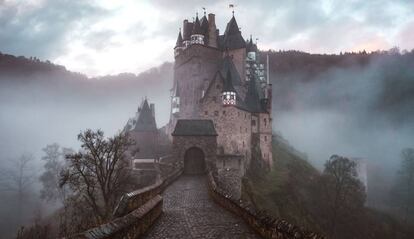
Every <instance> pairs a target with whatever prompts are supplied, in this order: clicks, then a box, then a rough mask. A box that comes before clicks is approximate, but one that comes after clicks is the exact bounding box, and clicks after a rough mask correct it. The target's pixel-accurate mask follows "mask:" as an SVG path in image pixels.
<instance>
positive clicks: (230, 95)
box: [222, 91, 236, 105]
mask: <svg viewBox="0 0 414 239" xmlns="http://www.w3.org/2000/svg"><path fill="white" fill-rule="evenodd" d="M222 98H223V104H224V105H236V92H234V91H225V92H223V95H222Z"/></svg>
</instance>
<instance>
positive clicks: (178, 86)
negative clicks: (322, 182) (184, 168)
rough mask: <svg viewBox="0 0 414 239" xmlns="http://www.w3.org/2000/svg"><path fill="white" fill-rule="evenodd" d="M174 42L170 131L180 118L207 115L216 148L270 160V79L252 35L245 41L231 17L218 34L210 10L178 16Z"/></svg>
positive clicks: (245, 158)
mask: <svg viewBox="0 0 414 239" xmlns="http://www.w3.org/2000/svg"><path fill="white" fill-rule="evenodd" d="M182 29H183V31H182V32H181V29H180V32H179V33H178V38H177V43H176V46H175V47H174V56H175V65H174V83H173V89H172V90H171V93H172V94H171V115H170V121H169V123H168V125H167V127H166V131H167V135H171V133H172V132H173V130H174V128H175V126H176V123H177V120H179V119H193V120H197V119H204V120H212V121H213V123H214V127H215V130H216V132H217V135H218V136H217V154H218V155H232V156H238V157H237V158H242V162H241V163H242V165H243V166H242V168H243V172H245V171H246V170H247V169H248V168H249V166H250V163H251V160H252V159H254V160H258V161H260V162H261V163H262V164H264V165H267V166H268V167H271V164H272V147H271V146H272V117H271V110H272V108H271V107H272V106H271V96H272V94H271V85H270V84H269V83H268V80H267V76H266V75H265V67H264V64H263V63H262V62H261V59H260V57H259V54H258V49H257V45H256V44H255V43H254V42H253V41H252V39H251V37H250V39H249V40H247V41H245V40H244V38H243V36H242V33H241V31H240V30H239V26H238V24H237V21H236V18H235V17H234V16H233V17H232V18H231V19H230V21H229V22H228V23H227V26H226V29H225V31H224V33H223V34H222V35H220V31H219V30H218V29H217V28H216V24H215V15H214V14H208V18H207V17H206V15H205V14H204V16H203V17H202V18H201V19H199V18H198V16H196V18H195V20H194V21H193V22H189V21H188V20H184V21H183V27H182Z"/></svg>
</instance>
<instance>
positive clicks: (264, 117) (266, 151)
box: [258, 113, 273, 166]
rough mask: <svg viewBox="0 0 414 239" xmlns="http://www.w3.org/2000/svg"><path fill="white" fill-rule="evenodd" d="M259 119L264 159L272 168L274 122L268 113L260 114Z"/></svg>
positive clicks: (261, 148)
mask: <svg viewBox="0 0 414 239" xmlns="http://www.w3.org/2000/svg"><path fill="white" fill-rule="evenodd" d="M258 119H259V137H260V150H261V152H262V157H263V159H264V160H265V162H267V164H268V165H269V166H272V162H273V160H272V120H271V117H270V115H269V114H267V113H260V114H259V117H258Z"/></svg>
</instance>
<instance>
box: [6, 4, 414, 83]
mask: <svg viewBox="0 0 414 239" xmlns="http://www.w3.org/2000/svg"><path fill="white" fill-rule="evenodd" d="M233 3H234V4H235V5H236V7H235V16H236V19H237V21H238V23H239V27H241V30H242V33H243V35H244V36H245V37H248V36H249V35H250V34H253V35H254V36H255V37H254V38H259V47H260V48H261V49H276V50H277V49H299V50H303V51H308V52H320V53H339V52H340V51H351V50H363V49H366V50H376V49H377V48H382V49H384V48H385V49H387V48H390V47H392V46H394V45H398V46H399V47H400V48H401V49H405V48H407V49H411V48H412V47H413V44H412V42H413V41H412V40H411V39H412V36H411V35H410V32H411V31H410V29H412V28H411V27H412V22H413V21H414V15H413V14H412V12H413V11H414V3H412V1H409V0H395V1H387V0H377V1H366V0H353V1H340V0H315V1H308V0H294V1H281V0H264V1H247V0H239V1H233ZM202 7H205V8H206V9H207V12H213V13H215V14H216V23H217V26H218V28H220V31H221V33H222V32H223V31H224V29H225V26H226V23H227V22H228V21H229V20H230V18H231V9H229V8H228V3H227V2H223V1H218V0H215V1H205V0H196V1H194V0H176V1H170V0H154V1H133V0H124V1H111V0H100V1H98V0H94V1H80V0H72V1H69V0H30V1H22V0H19V1H10V0H2V1H0V27H1V29H2V31H1V32H0V51H4V52H7V53H11V54H16V55H26V56H37V57H40V58H42V59H50V60H52V61H54V62H57V63H59V64H63V65H65V66H67V68H69V69H70V70H74V71H81V72H83V73H86V74H88V75H102V74H117V73H120V72H123V71H130V72H134V73H138V72H139V71H142V70H145V69H147V68H150V67H152V66H155V65H159V64H160V63H161V62H163V61H172V60H173V56H172V48H173V44H174V42H175V38H176V36H177V31H178V28H180V27H181V25H182V20H183V19H189V20H191V19H192V18H193V17H195V13H196V12H199V15H202V14H203V10H202ZM410 24H411V25H410Z"/></svg>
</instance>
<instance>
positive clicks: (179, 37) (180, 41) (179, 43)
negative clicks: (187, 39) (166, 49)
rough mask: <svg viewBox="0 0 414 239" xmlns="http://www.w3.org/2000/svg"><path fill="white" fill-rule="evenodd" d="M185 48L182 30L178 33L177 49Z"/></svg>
mask: <svg viewBox="0 0 414 239" xmlns="http://www.w3.org/2000/svg"><path fill="white" fill-rule="evenodd" d="M182 46H183V37H182V36H181V30H180V31H179V32H178V37H177V42H176V43H175V47H182Z"/></svg>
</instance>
